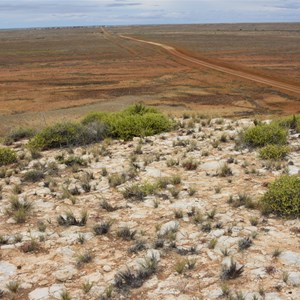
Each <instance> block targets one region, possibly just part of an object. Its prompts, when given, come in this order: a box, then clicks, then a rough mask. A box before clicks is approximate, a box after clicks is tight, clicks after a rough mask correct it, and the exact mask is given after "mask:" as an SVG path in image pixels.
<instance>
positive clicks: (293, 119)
mask: <svg viewBox="0 0 300 300" xmlns="http://www.w3.org/2000/svg"><path fill="white" fill-rule="evenodd" d="M274 123H277V124H278V125H279V126H281V127H284V128H287V129H294V130H296V132H300V115H293V116H289V117H284V118H280V119H279V120H276V121H274Z"/></svg>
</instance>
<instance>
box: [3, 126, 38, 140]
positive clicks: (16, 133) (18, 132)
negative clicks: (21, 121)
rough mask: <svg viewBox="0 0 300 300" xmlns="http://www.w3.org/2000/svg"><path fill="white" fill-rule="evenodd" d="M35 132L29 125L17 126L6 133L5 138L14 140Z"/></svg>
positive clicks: (26, 137) (32, 134)
mask: <svg viewBox="0 0 300 300" xmlns="http://www.w3.org/2000/svg"><path fill="white" fill-rule="evenodd" d="M35 133H36V132H35V130H34V129H32V128H30V127H17V128H15V129H13V130H12V131H11V132H10V133H9V134H8V136H7V139H9V140H12V141H14V142H16V141H19V140H22V139H29V138H32V137H33V136H34V135H35Z"/></svg>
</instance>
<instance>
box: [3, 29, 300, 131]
mask: <svg viewBox="0 0 300 300" xmlns="http://www.w3.org/2000/svg"><path fill="white" fill-rule="evenodd" d="M120 35H125V36H131V37H136V38H140V39H144V40H149V41H154V42H163V43H165V44H168V45H171V46H173V47H175V48H176V49H178V50H180V51H181V52H183V53H185V54H187V55H189V56H191V57H195V58H199V59H203V60H206V61H209V62H213V63H215V64H218V65H220V66H226V67H230V68H232V69H235V70H242V71H245V72H248V73H249V74H256V75H259V76H262V77H264V78H271V79H275V80H277V81H280V82H283V83H288V84H291V85H293V86H296V87H297V86H298V87H299V85H300V47H299V44H300V24H299V23H294V24H235V25H228V24H227V25H224V24H218V25H165V26H129V27H104V28H103V27H91V28H55V29H54V28H52V29H27V30H1V31H0V71H1V72H0V133H2V134H3V133H4V132H7V130H9V129H11V128H12V127H16V126H19V125H30V126H38V127H40V126H45V125H48V124H51V123H53V122H56V121H64V120H66V119H77V118H80V117H81V116H82V115H84V114H85V113H87V112H90V111H93V110H104V111H115V110H120V109H122V108H124V107H125V106H126V105H128V104H130V103H135V102H140V101H142V102H144V103H145V104H150V105H155V106H158V107H159V108H160V109H162V110H164V111H167V112H171V113H175V114H176V113H179V112H180V113H181V112H182V111H198V112H201V113H203V114H208V115H214V116H230V117H240V116H251V115H261V114H263V115H274V114H291V113H297V112H300V102H299V94H297V93H293V92H289V91H286V90H282V89H280V88H276V87H272V86H268V85H265V84H261V83H256V82H253V81H249V80H246V79H242V78H239V77H236V76H233V75H229V74H225V73H222V72H219V71H216V70H212V69H209V68H205V67H201V66H197V65H195V64H193V63H191V62H187V61H185V60H182V59H180V58H178V57H175V56H173V55H172V54H170V53H168V52H167V51H165V50H164V49H162V48H160V47H157V46H155V45H148V44H145V43H140V42H137V41H132V40H127V39H124V38H122V37H120Z"/></svg>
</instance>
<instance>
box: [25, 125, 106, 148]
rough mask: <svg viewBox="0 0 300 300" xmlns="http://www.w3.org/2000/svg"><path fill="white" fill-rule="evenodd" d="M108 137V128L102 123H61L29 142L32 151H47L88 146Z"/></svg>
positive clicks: (44, 130)
mask: <svg viewBox="0 0 300 300" xmlns="http://www.w3.org/2000/svg"><path fill="white" fill-rule="evenodd" d="M105 136H106V127H105V125H103V124H101V123H99V122H98V123H95V122H91V123H89V124H87V125H82V124H78V123H72V122H68V123H59V124H56V125H54V126H50V127H47V128H45V129H43V130H42V131H41V132H39V133H38V134H37V135H36V136H35V137H34V138H33V139H31V140H30V141H29V144H28V146H29V148H30V149H40V150H46V149H51V148H59V147H66V146H77V145H86V144H90V143H93V142H97V141H100V140H101V139H103V138H104V137H105Z"/></svg>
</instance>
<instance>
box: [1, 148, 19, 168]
mask: <svg viewBox="0 0 300 300" xmlns="http://www.w3.org/2000/svg"><path fill="white" fill-rule="evenodd" d="M16 161H17V154H16V152H15V151H14V150H12V149H10V148H1V147H0V167H1V166H5V165H9V164H12V163H14V162H16Z"/></svg>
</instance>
